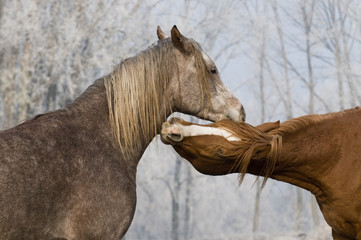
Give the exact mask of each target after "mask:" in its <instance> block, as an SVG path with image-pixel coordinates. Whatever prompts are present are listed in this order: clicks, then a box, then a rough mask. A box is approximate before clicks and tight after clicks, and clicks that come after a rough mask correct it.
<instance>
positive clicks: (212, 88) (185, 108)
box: [157, 26, 246, 122]
mask: <svg viewBox="0 0 361 240" xmlns="http://www.w3.org/2000/svg"><path fill="white" fill-rule="evenodd" d="M157 34H158V38H159V40H160V41H159V42H160V43H162V42H172V45H173V46H174V48H175V52H174V53H175V61H176V65H177V66H172V68H173V70H174V69H177V74H175V75H173V78H172V79H171V82H170V84H169V86H170V89H169V90H170V94H169V96H170V98H171V99H170V101H171V102H173V111H178V112H182V113H187V114H191V115H194V116H197V117H200V118H203V119H207V120H211V121H219V120H221V119H231V120H233V121H237V122H239V121H244V120H245V117H246V116H245V112H244V109H243V106H242V105H241V104H240V103H239V101H238V99H237V98H236V97H235V96H233V94H232V93H231V92H230V91H229V90H228V89H227V88H226V87H225V86H224V84H223V83H222V81H221V78H220V75H219V72H218V70H217V67H216V65H215V64H214V62H213V61H212V60H211V58H210V57H208V55H207V54H206V53H205V52H204V51H203V50H202V48H201V47H200V45H199V44H198V43H197V42H195V41H194V40H192V39H189V38H186V37H184V36H183V35H182V34H181V33H180V32H179V31H178V29H177V27H176V26H174V27H173V28H172V30H171V37H170V38H167V36H166V35H165V34H164V33H163V32H162V30H161V29H160V28H159V27H158V29H157Z"/></svg>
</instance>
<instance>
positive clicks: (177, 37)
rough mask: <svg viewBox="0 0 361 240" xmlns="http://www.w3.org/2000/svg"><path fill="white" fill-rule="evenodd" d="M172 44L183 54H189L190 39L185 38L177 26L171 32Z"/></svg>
mask: <svg viewBox="0 0 361 240" xmlns="http://www.w3.org/2000/svg"><path fill="white" fill-rule="evenodd" d="M171 37H172V42H173V44H174V46H175V47H176V48H178V50H180V51H181V52H184V53H187V52H189V46H188V45H189V44H188V39H187V38H186V37H184V36H183V35H182V34H181V33H180V32H179V30H178V28H177V26H176V25H174V26H173V28H172V30H171Z"/></svg>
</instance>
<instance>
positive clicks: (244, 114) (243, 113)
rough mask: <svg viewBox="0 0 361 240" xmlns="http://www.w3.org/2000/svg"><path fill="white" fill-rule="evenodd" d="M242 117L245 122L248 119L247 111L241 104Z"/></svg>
mask: <svg viewBox="0 0 361 240" xmlns="http://www.w3.org/2000/svg"><path fill="white" fill-rule="evenodd" d="M241 118H242V121H243V122H245V121H246V111H245V110H244V107H243V106H241Z"/></svg>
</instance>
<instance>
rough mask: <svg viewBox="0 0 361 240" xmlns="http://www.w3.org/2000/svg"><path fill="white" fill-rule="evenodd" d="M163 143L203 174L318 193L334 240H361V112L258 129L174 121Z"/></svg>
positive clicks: (226, 123)
mask: <svg viewBox="0 0 361 240" xmlns="http://www.w3.org/2000/svg"><path fill="white" fill-rule="evenodd" d="M162 141H163V142H165V143H167V144H172V145H173V147H174V149H175V150H176V151H177V152H178V153H179V154H180V155H181V156H182V157H184V158H186V159H187V160H188V161H189V162H190V163H191V164H192V165H193V166H194V167H195V168H196V169H197V170H198V171H200V172H202V173H204V174H210V175H225V174H229V173H240V180H242V179H243V177H244V174H245V173H246V172H247V173H251V174H254V175H257V176H264V177H265V178H264V180H266V179H267V178H268V177H270V178H273V179H276V180H279V181H283V182H287V183H290V184H293V185H296V186H299V187H301V188H304V189H307V190H309V191H310V192H312V193H313V194H314V195H315V197H316V199H317V202H318V204H319V206H320V209H321V211H322V213H323V215H324V217H325V219H326V221H327V223H328V224H329V225H330V226H331V227H332V235H333V238H334V239H359V240H360V239H361V109H360V108H355V109H351V110H346V111H342V112H338V113H329V114H325V115H308V116H303V117H299V118H295V119H291V120H289V121H286V122H284V123H282V124H279V122H275V123H266V124H263V125H260V126H258V127H252V126H251V125H249V124H246V123H234V122H232V121H227V120H223V121H220V122H217V123H213V124H210V125H196V124H191V123H188V122H185V121H183V120H181V119H171V120H170V121H169V122H165V123H164V124H163V128H162Z"/></svg>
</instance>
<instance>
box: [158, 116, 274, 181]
mask: <svg viewBox="0 0 361 240" xmlns="http://www.w3.org/2000/svg"><path fill="white" fill-rule="evenodd" d="M278 127H279V121H278V122H274V123H265V124H262V125H260V126H258V127H253V126H251V125H249V124H247V123H244V122H242V123H235V122H233V121H229V120H222V121H220V122H216V123H212V124H209V125H197V124H192V123H189V122H186V121H184V120H182V119H179V118H172V119H170V120H169V121H168V122H165V123H163V126H162V131H161V139H162V141H163V143H166V144H171V145H172V146H173V148H174V149H175V150H176V151H177V153H178V154H179V155H181V156H182V157H183V158H185V159H187V160H188V161H189V162H190V163H191V164H192V165H193V167H194V168H196V169H197V170H198V171H199V172H201V173H203V174H209V175H225V174H229V173H235V172H237V173H240V181H242V180H243V177H244V174H245V173H246V172H247V171H248V170H249V169H248V167H249V166H250V164H251V160H252V162H254V164H260V165H261V166H262V167H263V173H262V175H263V176H265V177H266V178H265V179H267V177H269V176H270V175H271V174H272V171H273V169H274V166H275V164H276V161H277V158H278V155H279V152H280V149H281V138H280V137H279V136H278V135H271V134H269V133H267V132H268V131H270V130H273V129H275V128H278ZM257 160H259V161H257Z"/></svg>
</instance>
